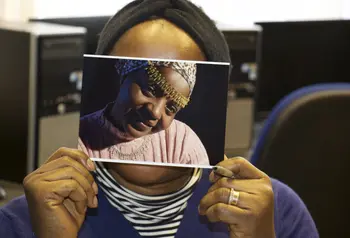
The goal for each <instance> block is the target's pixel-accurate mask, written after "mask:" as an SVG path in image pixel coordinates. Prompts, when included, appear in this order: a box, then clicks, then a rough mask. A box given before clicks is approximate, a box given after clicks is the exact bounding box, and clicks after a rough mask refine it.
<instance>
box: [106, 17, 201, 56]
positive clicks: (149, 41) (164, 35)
mask: <svg viewBox="0 0 350 238" xmlns="http://www.w3.org/2000/svg"><path fill="white" fill-rule="evenodd" d="M111 55H114V56H128V57H143V58H159V59H177V60H194V61H205V57H204V54H203V52H202V51H201V49H200V48H199V46H198V45H197V44H196V42H195V41H194V40H193V39H192V38H191V37H190V36H189V35H188V34H187V33H186V32H184V31H183V30H182V29H180V28H178V27H177V26H175V25H174V24H172V23H170V22H168V21H166V20H164V19H156V20H150V21H146V22H143V23H141V24H138V25H136V26H134V27H133V28H131V29H129V30H128V31H127V32H125V33H124V34H123V35H122V37H120V39H119V40H118V41H117V42H116V43H115V45H114V47H113V49H112V51H111Z"/></svg>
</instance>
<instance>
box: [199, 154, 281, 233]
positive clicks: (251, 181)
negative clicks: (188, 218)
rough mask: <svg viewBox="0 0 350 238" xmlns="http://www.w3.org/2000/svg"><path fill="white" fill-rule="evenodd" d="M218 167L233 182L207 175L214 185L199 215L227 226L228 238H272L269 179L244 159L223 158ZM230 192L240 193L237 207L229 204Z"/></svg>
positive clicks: (271, 205)
mask: <svg viewBox="0 0 350 238" xmlns="http://www.w3.org/2000/svg"><path fill="white" fill-rule="evenodd" d="M218 166H221V167H224V168H227V169H229V170H231V171H232V172H233V173H234V177H235V179H231V178H225V177H221V176H218V175H217V174H214V173H213V172H212V173H211V174H210V180H211V182H213V183H214V185H212V187H211V188H210V189H209V191H208V193H207V194H206V195H205V196H204V197H203V199H202V200H201V202H200V205H199V208H198V209H199V213H200V215H205V216H207V218H208V220H209V221H211V222H223V223H226V224H227V225H228V226H229V230H230V237H231V238H234V237H246V238H248V237H249V238H274V237H275V231H274V195H273V191H272V185H271V181H270V178H269V177H268V176H267V175H266V174H264V173H263V172H261V171H260V170H258V169H257V168H255V167H254V166H253V165H252V164H251V163H249V161H247V160H246V159H243V158H233V159H225V160H224V161H222V162H220V163H219V164H218ZM231 189H233V190H234V191H235V192H238V193H239V196H238V201H237V204H234V203H232V204H228V202H229V197H230V194H231ZM238 193H236V195H237V194H238Z"/></svg>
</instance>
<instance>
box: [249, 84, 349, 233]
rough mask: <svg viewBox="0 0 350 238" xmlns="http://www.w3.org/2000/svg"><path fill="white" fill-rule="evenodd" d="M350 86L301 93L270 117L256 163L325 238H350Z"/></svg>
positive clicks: (325, 86) (321, 87)
mask: <svg viewBox="0 0 350 238" xmlns="http://www.w3.org/2000/svg"><path fill="white" fill-rule="evenodd" d="M349 139H350V84H348V83H338V84H320V85H313V86H308V87H305V88H302V89H300V90H297V91H295V92H293V93H291V94H290V95H288V96H287V97H285V98H284V99H282V100H281V101H280V103H278V104H277V105H276V107H275V108H274V109H273V111H272V112H271V113H270V116H269V118H268V119H267V121H266V122H265V125H264V128H263V130H262V132H261V134H260V137H259V139H258V141H257V145H256V147H255V149H254V152H253V154H252V157H251V162H252V163H253V164H255V166H257V167H258V168H259V169H261V170H262V171H264V172H265V173H267V174H268V175H269V176H270V177H273V178H276V179H278V180H280V181H282V182H284V183H286V184H287V185H289V186H290V187H291V188H292V189H294V191H296V192H297V193H298V195H299V196H300V197H301V199H302V200H303V201H304V202H305V204H306V206H307V207H308V209H309V211H310V212H311V215H312V217H313V219H314V220H315V223H316V226H317V228H318V230H319V232H320V236H321V237H322V238H326V237H330V238H334V237H350V229H349V227H347V226H348V225H349V224H350V223H349V214H348V212H350V197H349V194H350V140H349Z"/></svg>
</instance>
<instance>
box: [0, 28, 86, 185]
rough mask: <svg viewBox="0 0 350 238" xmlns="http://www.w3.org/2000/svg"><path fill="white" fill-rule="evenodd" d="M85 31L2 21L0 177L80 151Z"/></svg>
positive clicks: (17, 176) (14, 177)
mask: <svg viewBox="0 0 350 238" xmlns="http://www.w3.org/2000/svg"><path fill="white" fill-rule="evenodd" d="M85 34H86V30H85V28H80V27H69V26H62V25H55V24H49V23H33V22H30V23H18V22H5V21H0V52H1V53H0V110H1V116H0V138H1V139H0V145H1V152H2V153H1V159H0V160H1V162H0V179H4V180H9V181H13V182H22V181H23V178H24V177H25V176H26V175H27V174H28V173H30V172H32V171H33V170H35V169H36V168H38V167H39V166H40V165H41V164H43V163H44V162H45V161H46V160H47V159H48V157H49V156H50V155H51V154H52V153H53V152H54V151H55V150H57V149H58V148H59V147H73V148H76V147H77V140H78V131H79V129H78V128H79V116H80V98H81V81H82V69H83V54H84V44H85Z"/></svg>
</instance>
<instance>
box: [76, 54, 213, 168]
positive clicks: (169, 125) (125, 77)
mask: <svg viewBox="0 0 350 238" xmlns="http://www.w3.org/2000/svg"><path fill="white" fill-rule="evenodd" d="M111 60H115V59H111ZM116 61H117V63H116V65H115V67H116V70H117V72H118V75H119V77H120V89H119V94H118V96H117V99H116V100H115V101H114V102H111V103H109V104H108V105H107V106H106V107H105V108H104V109H102V110H99V111H97V112H95V113H92V114H89V115H87V116H84V117H83V118H82V119H81V120H80V129H79V131H80V133H79V134H80V139H79V149H81V150H82V151H84V152H85V153H86V154H87V155H89V156H90V157H92V158H104V159H117V160H126V161H142V162H145V161H146V162H157V163H175V164H195V165H209V159H208V155H207V152H206V150H205V148H204V146H203V144H202V142H201V140H200V139H199V137H198V136H197V135H196V133H195V132H194V131H193V130H192V129H191V128H190V127H189V126H187V125H186V124H184V123H182V122H180V121H178V120H176V119H174V117H175V115H176V114H177V113H178V112H179V111H180V110H181V109H183V108H184V107H186V106H187V104H188V103H189V101H190V97H191V94H192V92H193V89H194V86H195V83H196V72H197V66H196V63H193V62H186V61H161V60H159V61H148V60H139V59H134V60H132V59H117V60H116Z"/></svg>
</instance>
